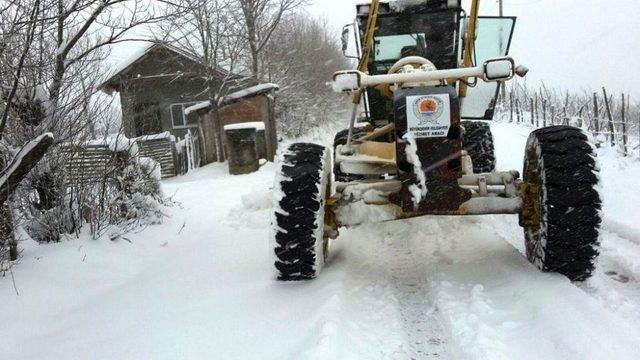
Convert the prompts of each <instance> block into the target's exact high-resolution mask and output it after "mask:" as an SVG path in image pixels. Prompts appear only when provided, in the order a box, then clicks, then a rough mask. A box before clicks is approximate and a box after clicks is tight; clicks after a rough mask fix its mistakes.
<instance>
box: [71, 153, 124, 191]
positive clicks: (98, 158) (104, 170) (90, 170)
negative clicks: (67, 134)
mask: <svg viewBox="0 0 640 360" xmlns="http://www.w3.org/2000/svg"><path fill="white" fill-rule="evenodd" d="M62 156H67V157H68V161H67V165H66V166H67V181H68V182H69V183H75V184H81V183H89V182H101V181H105V180H107V179H108V178H115V176H117V174H118V173H119V172H120V171H121V170H122V169H121V167H120V166H119V165H118V164H119V161H118V156H117V154H116V153H115V152H113V151H112V150H111V149H109V147H108V146H107V145H82V146H79V145H67V146H64V147H63V148H62Z"/></svg>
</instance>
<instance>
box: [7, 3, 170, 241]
mask: <svg viewBox="0 0 640 360" xmlns="http://www.w3.org/2000/svg"><path fill="white" fill-rule="evenodd" d="M155 3H156V2H150V1H146V0H73V1H64V0H11V1H8V2H3V3H1V4H0V19H1V21H0V99H1V100H2V101H1V102H0V115H1V116H2V117H1V118H0V138H2V141H3V142H4V143H5V144H6V145H7V146H5V147H4V148H16V147H18V148H19V147H21V146H23V145H24V144H33V142H34V141H36V140H40V142H39V144H40V146H37V147H33V146H27V147H24V148H23V151H21V152H18V156H14V157H15V159H14V160H12V161H4V162H5V166H6V164H12V166H10V167H9V168H7V169H4V170H3V169H2V168H0V177H2V178H3V179H8V180H7V181H8V182H7V183H5V184H4V186H3V187H2V190H3V191H4V192H5V193H4V194H3V199H2V200H3V201H4V200H5V199H8V198H10V196H11V195H12V193H13V191H15V190H16V188H18V186H17V185H18V184H21V187H24V188H25V189H24V191H22V192H20V196H22V195H24V196H25V198H24V199H22V198H20V199H13V200H12V201H11V203H12V204H15V203H21V204H24V205H25V206H24V207H23V208H21V210H23V211H21V212H22V215H23V216H26V217H30V218H36V219H37V217H38V216H40V215H41V214H44V213H45V212H47V211H49V210H50V209H52V208H54V207H60V206H65V203H64V201H63V200H64V198H63V196H64V194H65V188H64V181H63V179H64V177H65V176H64V175H65V172H66V168H65V159H66V157H64V156H62V155H63V153H62V152H61V151H60V148H59V147H57V146H55V145H59V144H62V143H65V142H78V141H83V140H84V139H86V138H88V137H89V136H92V135H96V132H95V129H96V126H95V121H96V119H97V118H99V116H100V114H102V113H105V112H106V111H107V110H108V109H109V108H110V104H109V101H108V100H106V101H105V100H104V99H102V100H100V99H98V100H96V99H95V98H94V97H93V96H94V94H95V93H96V89H97V86H98V84H99V83H100V80H101V76H102V74H103V73H104V72H105V71H104V70H103V65H102V64H103V60H104V59H105V58H106V56H107V55H108V47H109V46H110V45H113V44H116V43H119V42H122V41H132V40H136V39H135V37H133V36H131V35H132V34H131V32H132V30H134V29H136V28H139V27H141V26H143V25H146V24H153V23H155V22H157V21H159V20H160V17H158V16H156V11H155V6H156V5H155ZM49 133H53V136H54V137H55V139H56V142H55V144H53V145H54V146H52V143H53V137H52V136H50V135H49ZM42 134H46V135H42ZM43 136H44V137H43ZM34 139H35V140H34ZM47 150H49V151H47ZM25 151H26V152H25ZM11 155H13V153H11V154H4V157H9V158H11V157H12V156H11ZM43 158H44V159H45V161H40V160H41V159H43ZM36 164H38V165H37V166H36ZM34 166H36V167H35V168H34ZM32 168H33V169H34V170H33V171H29V170H31V169H32ZM25 180H26V181H25ZM33 194H37V196H36V197H35V198H33ZM15 197H19V196H18V195H17V194H16V195H15ZM0 205H1V204H0ZM12 206H13V205H12ZM3 218H6V217H3ZM6 228H7V227H5V229H6Z"/></svg>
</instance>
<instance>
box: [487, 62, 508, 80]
mask: <svg viewBox="0 0 640 360" xmlns="http://www.w3.org/2000/svg"><path fill="white" fill-rule="evenodd" d="M514 71H515V63H514V61H513V59H512V58H497V59H490V60H487V61H486V62H485V63H484V80H485V81H507V80H509V79H511V78H512V77H513V75H514Z"/></svg>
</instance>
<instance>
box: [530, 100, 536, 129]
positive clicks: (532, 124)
mask: <svg viewBox="0 0 640 360" xmlns="http://www.w3.org/2000/svg"><path fill="white" fill-rule="evenodd" d="M529 109H530V111H531V126H534V125H535V124H534V118H533V98H530V99H529Z"/></svg>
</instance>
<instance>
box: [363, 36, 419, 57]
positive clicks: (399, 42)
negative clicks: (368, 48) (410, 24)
mask: <svg viewBox="0 0 640 360" xmlns="http://www.w3.org/2000/svg"><path fill="white" fill-rule="evenodd" d="M426 48H427V43H426V41H425V36H424V34H418V33H415V34H404V35H390V36H376V37H375V41H374V58H375V59H376V60H377V61H389V60H394V61H397V60H399V59H400V58H403V57H405V56H423V55H424V54H425V52H426Z"/></svg>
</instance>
